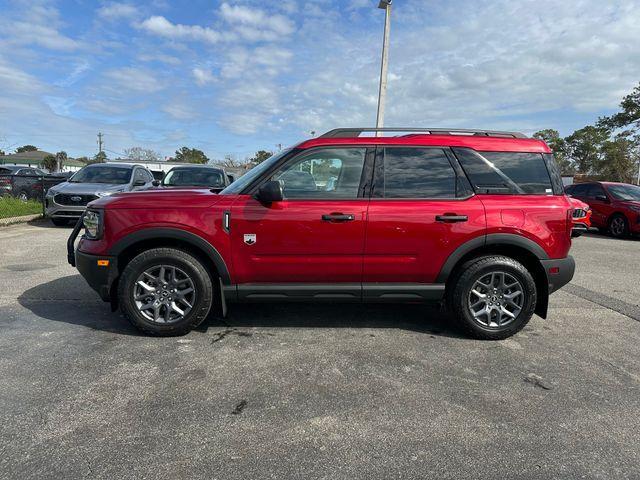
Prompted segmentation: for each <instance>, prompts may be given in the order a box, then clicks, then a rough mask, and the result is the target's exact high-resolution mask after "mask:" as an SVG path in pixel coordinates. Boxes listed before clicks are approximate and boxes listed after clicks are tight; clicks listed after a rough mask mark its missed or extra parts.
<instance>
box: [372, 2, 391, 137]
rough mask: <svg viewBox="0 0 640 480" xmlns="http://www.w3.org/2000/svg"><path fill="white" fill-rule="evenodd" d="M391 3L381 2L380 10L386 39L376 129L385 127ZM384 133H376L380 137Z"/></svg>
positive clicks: (383, 41) (381, 67)
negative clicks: (382, 13) (382, 12)
mask: <svg viewBox="0 0 640 480" xmlns="http://www.w3.org/2000/svg"><path fill="white" fill-rule="evenodd" d="M391 2H392V0H380V3H379V4H378V8H381V9H383V10H384V37H383V39H382V62H381V65H380V88H379V89H378V113H377V115H376V128H382V127H383V126H384V102H385V98H386V96H387V62H388V60H389V31H390V30H391ZM381 133H382V132H376V137H379V136H380V134H381Z"/></svg>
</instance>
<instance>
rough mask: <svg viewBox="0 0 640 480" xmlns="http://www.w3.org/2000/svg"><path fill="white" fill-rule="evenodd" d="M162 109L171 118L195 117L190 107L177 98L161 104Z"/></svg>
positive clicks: (184, 118) (186, 118) (187, 118)
mask: <svg viewBox="0 0 640 480" xmlns="http://www.w3.org/2000/svg"><path fill="white" fill-rule="evenodd" d="M162 111H163V112H165V113H168V114H169V115H171V116H172V117H173V118H176V119H178V120H189V119H193V118H194V117H196V114H195V112H194V111H193V109H192V108H191V107H189V106H188V105H185V104H184V103H181V102H179V101H177V100H174V101H172V102H171V103H168V104H166V105H163V106H162Z"/></svg>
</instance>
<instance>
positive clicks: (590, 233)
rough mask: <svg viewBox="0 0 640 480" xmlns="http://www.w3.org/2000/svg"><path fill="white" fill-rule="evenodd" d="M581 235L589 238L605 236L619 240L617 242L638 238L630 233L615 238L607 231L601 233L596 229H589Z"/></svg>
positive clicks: (631, 240)
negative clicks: (623, 236) (626, 235)
mask: <svg viewBox="0 0 640 480" xmlns="http://www.w3.org/2000/svg"><path fill="white" fill-rule="evenodd" d="M582 236H583V237H589V238H607V239H609V240H612V241H619V242H634V241H637V240H638V239H640V236H639V235H630V236H628V237H625V238H615V237H612V236H611V235H609V234H608V233H602V232H599V231H597V230H589V231H588V232H585V233H583V234H582Z"/></svg>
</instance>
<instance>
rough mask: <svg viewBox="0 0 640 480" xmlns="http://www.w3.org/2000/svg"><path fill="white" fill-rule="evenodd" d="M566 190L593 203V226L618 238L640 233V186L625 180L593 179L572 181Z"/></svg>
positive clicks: (586, 201) (590, 203) (589, 203)
mask: <svg viewBox="0 0 640 480" xmlns="http://www.w3.org/2000/svg"><path fill="white" fill-rule="evenodd" d="M566 192H567V194H568V195H571V196H572V197H575V198H577V199H579V200H582V201H583V202H585V203H587V204H588V205H589V206H590V207H591V210H592V211H593V214H592V216H591V223H592V225H593V226H594V227H598V228H599V229H600V230H602V231H608V232H609V233H610V234H611V235H612V236H614V237H618V238H622V237H626V236H628V235H629V234H637V233H640V187H638V186H636V185H629V184H626V183H613V182H590V183H577V184H575V185H570V186H568V187H567V188H566Z"/></svg>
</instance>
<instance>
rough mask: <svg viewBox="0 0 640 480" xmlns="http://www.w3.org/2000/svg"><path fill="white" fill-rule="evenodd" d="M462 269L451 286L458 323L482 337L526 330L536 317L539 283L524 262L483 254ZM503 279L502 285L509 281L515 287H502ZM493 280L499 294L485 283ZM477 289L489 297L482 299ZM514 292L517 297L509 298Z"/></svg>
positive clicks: (449, 299)
mask: <svg viewBox="0 0 640 480" xmlns="http://www.w3.org/2000/svg"><path fill="white" fill-rule="evenodd" d="M459 272H460V273H459V274H458V275H457V276H456V277H454V278H453V280H452V284H451V286H450V287H451V288H448V290H450V292H449V293H448V295H447V303H448V306H449V309H450V310H451V311H452V313H453V315H454V317H455V320H456V322H457V323H458V325H459V326H460V327H461V329H462V330H463V331H464V332H465V333H466V334H468V335H469V336H471V337H474V338H478V339H482V340H502V339H505V338H507V337H510V336H512V335H514V334H515V333H517V332H519V331H520V330H522V328H523V327H524V326H525V325H526V324H527V323H528V322H529V320H530V319H531V317H532V316H533V312H534V310H535V306H536V301H537V290H536V284H535V281H534V279H533V277H532V276H531V274H530V273H529V271H528V270H527V269H526V268H525V267H524V266H523V265H522V264H521V263H520V262H518V261H516V260H514V259H513V258H509V257H503V256H499V255H495V256H493V255H492V256H487V257H479V258H474V259H472V260H470V261H468V262H466V263H465V264H464V265H463V266H462V268H461V269H460V271H459ZM501 275H502V276H501ZM500 278H502V280H503V285H502V287H504V286H505V284H506V286H509V285H513V286H512V288H510V289H508V288H506V289H505V288H500V286H499V282H500ZM489 279H491V280H490V281H489ZM494 280H495V281H494ZM514 281H515V282H516V283H517V285H516V284H515V283H514ZM478 282H480V283H478ZM491 283H493V284H494V285H497V286H498V288H494V289H493V290H496V291H497V293H496V292H495V291H491V290H490V289H489V288H486V289H485V287H484V286H485V285H491ZM518 290H519V291H521V294H520V295H518V294H517V291H518ZM473 291H475V292H477V293H480V294H482V295H485V297H484V298H481V296H479V295H476V294H475V293H473ZM510 295H515V297H513V298H512V299H507V298H505V297H508V296H510ZM485 299H486V301H485ZM478 302H481V303H478ZM482 302H484V303H482ZM516 306H517V307H518V308H516ZM472 307H473V308H472ZM483 307H484V309H485V312H487V310H486V309H487V308H488V309H489V310H488V313H484V314H482V313H481V312H482V310H483ZM505 310H506V311H507V312H509V313H510V315H507V313H506V312H505ZM474 311H475V312H476V315H474V313H473V312H474Z"/></svg>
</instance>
